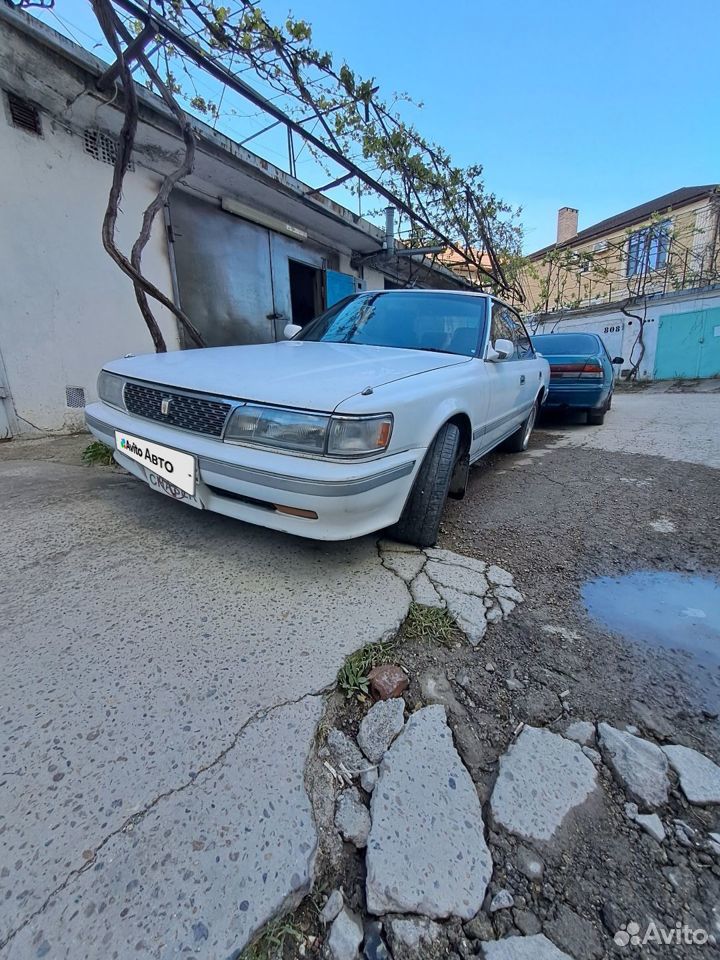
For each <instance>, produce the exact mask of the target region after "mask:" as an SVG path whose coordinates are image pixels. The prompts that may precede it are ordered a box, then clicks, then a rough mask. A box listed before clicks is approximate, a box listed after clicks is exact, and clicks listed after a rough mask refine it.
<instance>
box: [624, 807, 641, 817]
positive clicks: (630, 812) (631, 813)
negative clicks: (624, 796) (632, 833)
mask: <svg viewBox="0 0 720 960" xmlns="http://www.w3.org/2000/svg"><path fill="white" fill-rule="evenodd" d="M639 812H640V810H639V807H638V805H637V804H636V803H626V804H625V816H626V817H628V818H629V819H630V820H634V819H635V817H636V816H637V815H638V813H639Z"/></svg>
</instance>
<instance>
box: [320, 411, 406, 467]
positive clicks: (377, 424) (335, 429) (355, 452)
mask: <svg viewBox="0 0 720 960" xmlns="http://www.w3.org/2000/svg"><path fill="white" fill-rule="evenodd" d="M392 428H393V418H392V415H391V414H389V413H385V414H382V415H381V416H379V417H333V418H332V420H331V421H330V431H329V433H328V444H327V452H328V454H329V455H330V456H332V457H361V456H367V455H368V454H371V453H380V452H381V451H382V450H385V449H387V445H388V444H389V443H390V436H391V435H392Z"/></svg>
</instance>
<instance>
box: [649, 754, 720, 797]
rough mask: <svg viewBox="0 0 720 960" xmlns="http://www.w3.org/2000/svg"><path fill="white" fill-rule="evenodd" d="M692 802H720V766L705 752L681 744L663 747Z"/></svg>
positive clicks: (683, 789) (683, 790)
mask: <svg viewBox="0 0 720 960" xmlns="http://www.w3.org/2000/svg"><path fill="white" fill-rule="evenodd" d="M662 751H663V753H664V754H665V756H666V757H667V758H668V760H669V761H670V766H671V767H672V768H673V770H674V771H675V773H677V775H678V777H679V778H680V789H681V790H682V792H683V793H684V794H685V796H686V797H687V799H688V800H689V802H690V803H694V804H698V805H701V806H702V805H704V804H714V803H720V767H718V765H717V764H716V763H713V761H712V760H711V759H710V758H709V757H706V756H705V755H704V754H702V753H699V752H698V751H697V750H693V749H691V748H690V747H683V746H682V745H680V744H673V745H671V746H667V747H662Z"/></svg>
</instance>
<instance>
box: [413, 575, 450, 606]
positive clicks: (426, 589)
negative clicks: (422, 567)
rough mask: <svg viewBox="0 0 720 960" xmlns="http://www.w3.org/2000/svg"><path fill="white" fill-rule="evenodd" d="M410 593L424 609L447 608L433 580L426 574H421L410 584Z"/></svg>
mask: <svg viewBox="0 0 720 960" xmlns="http://www.w3.org/2000/svg"><path fill="white" fill-rule="evenodd" d="M410 593H411V595H412V598H413V600H414V601H415V603H420V604H422V605H423V606H424V607H439V608H441V609H443V608H444V607H445V601H444V600H443V598H442V597H441V596H440V594H439V593H438V592H437V590H436V589H435V587H434V585H433V582H432V580H431V579H430V577H428V575H427V574H426V573H424V572H423V573H419V574H418V575H417V577H415V579H414V580H413V582H412V583H411V584H410Z"/></svg>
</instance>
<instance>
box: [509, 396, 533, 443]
mask: <svg viewBox="0 0 720 960" xmlns="http://www.w3.org/2000/svg"><path fill="white" fill-rule="evenodd" d="M537 412H538V403H537V401H536V402H535V403H534V404H533V408H532V410H531V411H530V413H529V414H528V415H527V417H526V418H525V419H524V420H523V422H522V423H521V424H520V426H519V427H518V428H517V430H516V431H515V433H513V434H512V435H511V436H509V437H508V438H507V440H506V441H505V442H504V443H503V450H507V451H508V453H522V452H523V450H527V448H528V444H529V443H530V434H531V433H532V432H533V427H534V426H535V420H536V418H537Z"/></svg>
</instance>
